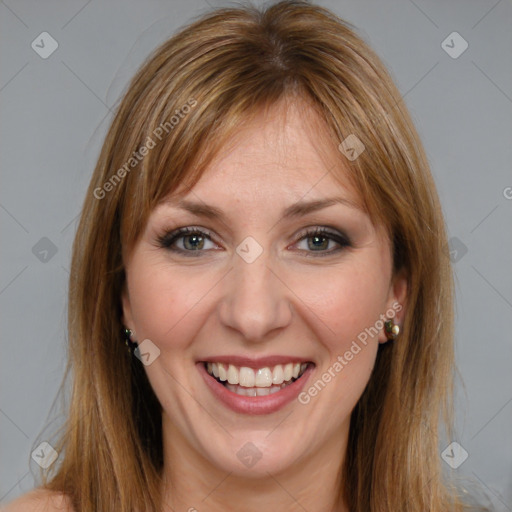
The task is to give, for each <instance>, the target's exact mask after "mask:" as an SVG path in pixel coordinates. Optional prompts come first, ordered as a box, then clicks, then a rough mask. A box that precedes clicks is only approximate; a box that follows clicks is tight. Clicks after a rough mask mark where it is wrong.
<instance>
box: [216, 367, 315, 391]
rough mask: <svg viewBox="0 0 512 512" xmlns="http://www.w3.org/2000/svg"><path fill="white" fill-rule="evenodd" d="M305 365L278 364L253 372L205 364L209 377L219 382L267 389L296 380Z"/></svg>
mask: <svg viewBox="0 0 512 512" xmlns="http://www.w3.org/2000/svg"><path fill="white" fill-rule="evenodd" d="M307 365H308V364H307V363H303V364H301V363H288V364H284V365H282V364H278V365H276V366H274V367H273V368H269V367H265V368H258V369H257V370H253V369H252V368H248V367H247V366H242V367H241V368H239V367H238V366H235V365H232V364H223V363H210V362H208V363H207V364H206V370H207V372H208V373H209V374H210V375H213V376H214V377H217V378H218V379H219V380H222V381H228V382H229V383H230V384H239V385H240V386H243V387H246V388H252V387H260V388H268V387H270V386H272V385H273V384H276V385H279V384H282V383H283V382H286V381H287V380H291V379H292V377H293V378H298V377H299V376H300V375H302V374H303V373H304V371H305V370H306V367H307Z"/></svg>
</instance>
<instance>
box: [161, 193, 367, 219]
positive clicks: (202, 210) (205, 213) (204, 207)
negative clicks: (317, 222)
mask: <svg viewBox="0 0 512 512" xmlns="http://www.w3.org/2000/svg"><path fill="white" fill-rule="evenodd" d="M166 203H167V204H170V205H171V206H174V207H177V208H181V209H183V210H186V211H188V212H190V213H191V214H193V215H195V216H197V217H207V218H212V219H218V220H220V221H222V222H224V221H225V215H224V213H223V212H222V210H220V209H219V208H217V207H215V206H212V205H208V204H206V203H202V202H196V201H190V200H186V199H182V200H180V201H179V202H178V203H173V202H171V201H166ZM335 204H343V205H345V206H348V207H350V208H353V209H355V210H358V211H360V212H363V213H364V210H363V208H362V207H361V206H359V205H358V204H356V203H354V202H352V201H350V200H348V199H345V198H343V197H329V198H326V199H317V200H313V201H299V202H297V203H294V204H292V205H290V206H288V207H287V208H285V209H284V211H283V213H282V218H283V219H289V218H296V217H302V216H304V215H307V214H308V213H312V212H316V211H318V210H322V209H324V208H327V207H329V206H333V205H335Z"/></svg>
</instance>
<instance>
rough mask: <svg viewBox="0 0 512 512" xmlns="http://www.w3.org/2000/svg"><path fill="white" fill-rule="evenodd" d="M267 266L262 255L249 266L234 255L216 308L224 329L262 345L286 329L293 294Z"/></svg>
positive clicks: (265, 258)
mask: <svg viewBox="0 0 512 512" xmlns="http://www.w3.org/2000/svg"><path fill="white" fill-rule="evenodd" d="M269 264H270V262H269V258H267V256H266V253H265V252H264V253H263V254H262V255H261V256H260V257H259V258H258V259H257V260H256V261H253V262H252V263H247V262H246V261H244V260H243V259H242V258H241V257H239V256H238V255H234V268H233V269H232V270H231V272H229V273H228V275H227V276H226V281H225V293H224V295H223V298H222V300H221V303H220V306H219V316H220V319H221V322H222V323H223V325H224V326H227V327H229V328H232V329H235V330H236V331H238V332H239V333H240V334H241V335H242V336H243V337H244V338H245V339H246V340H249V341H252V342H261V341H265V340H266V339H268V337H269V335H272V334H276V333H277V332H278V330H279V329H283V328H284V327H286V326H287V325H289V324H290V322H291V320H292V316H293V313H292V304H291V296H292V293H291V291H290V290H289V289H288V288H287V287H286V285H285V283H284V282H283V280H282V279H281V278H280V276H279V275H278V273H277V272H276V271H274V270H273V269H272V268H271V266H270V265H269ZM273 331H276V332H274V333H273Z"/></svg>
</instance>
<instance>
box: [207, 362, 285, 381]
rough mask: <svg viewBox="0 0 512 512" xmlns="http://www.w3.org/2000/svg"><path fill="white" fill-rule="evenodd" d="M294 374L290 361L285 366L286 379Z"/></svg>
mask: <svg viewBox="0 0 512 512" xmlns="http://www.w3.org/2000/svg"><path fill="white" fill-rule="evenodd" d="M214 375H215V374H214ZM292 376H293V364H292V363H288V364H287V365H285V367H284V380H290V379H291V378H292Z"/></svg>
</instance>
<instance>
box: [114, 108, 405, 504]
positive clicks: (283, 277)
mask: <svg viewBox="0 0 512 512" xmlns="http://www.w3.org/2000/svg"><path fill="white" fill-rule="evenodd" d="M304 108H305V110H303V111H299V110H298V109H297V108H291V109H289V110H288V111H287V112H286V115H285V109H284V108H283V105H281V106H275V107H273V108H272V109H271V110H270V111H269V113H268V114H267V115H263V114H261V115H260V116H258V117H256V118H255V119H254V120H253V121H252V122H250V123H248V124H247V125H246V127H245V128H244V129H243V130H240V131H239V133H238V135H237V138H236V139H235V140H234V142H233V144H231V145H230V147H229V148H227V149H226V150H225V151H224V152H222V153H221V154H220V155H218V157H217V158H216V159H215V160H214V161H212V162H211V164H210V166H209V168H208V169H207V172H206V173H205V174H204V175H203V176H202V178H201V180H200V181H199V182H198V183H197V185H196V186H195V187H194V188H193V189H192V191H191V192H190V193H188V194H187V195H186V196H185V198H186V199H189V200H193V201H198V202H202V203H207V204H209V205H213V206H215V207H217V208H219V209H221V210H222V211H223V212H224V215H225V217H226V218H225V221H224V222H220V221H218V220H212V219H209V218H202V217H197V216H195V215H193V214H191V213H189V212H186V211H185V210H183V209H180V208H178V207H177V205H176V199H174V198H172V197H171V198H170V202H169V203H162V204H161V205H159V206H158V207H157V208H156V209H155V210H154V211H153V212H152V214H151V216H150V218H149V221H148V224H147V227H146V230H145V232H144V233H143V235H142V237H141V238H140V239H139V241H138V242H137V244H136V245H135V247H134V249H133V251H132V252H131V253H130V254H127V255H125V264H126V275H127V283H126V284H127V286H126V289H125V293H124V294H123V297H122V301H123V315H124V318H123V320H124V323H125V325H126V326H128V327H130V328H131V329H132V330H134V331H135V333H136V335H135V336H134V339H136V340H138V341H141V340H145V339H149V340H151V342H152V343H154V344H155V345H156V346H157V347H158V348H159V350H160V354H159V356H158V357H157V358H156V359H155V360H154V361H153V362H152V363H151V364H150V365H148V366H145V371H146V372H147V375H148V378H149V380H150V382H151V385H152V387H153V389H154V391H155V393H156V395H157V397H158V399H159V400H160V402H161V404H162V406H163V410H164V412H163V435H164V452H165V453H164V460H165V463H164V477H165V478H164V482H163V492H164V496H165V501H166V503H167V504H168V505H169V506H172V507H173V510H176V511H177V510H180V511H181V510H184V511H186V510H191V509H192V510H193V509H194V508H195V509H197V510H198V511H203V510H208V511H220V510H226V507H228V508H229V509H230V510H245V511H257V512H260V511H261V510H289V511H295V510H297V511H298V510H300V511H303V510H304V509H306V510H316V511H325V512H328V511H332V510H338V511H343V510H347V509H346V508H344V507H343V506H340V505H336V506H335V505H334V500H335V496H336V491H337V488H338V485H339V478H342V475H340V474H339V472H340V468H341V465H342V462H343V458H344V454H345V451H346V444H347V438H348V430H349V421H350V413H351V411H352V410H353V408H354V406H355V405H356V403H357V401H358V399H359V397H360V396H361V394H362V392H363V391H364V388H365V386H366V384H367V382H368V380H369V377H370V374H371V372H372V369H373V366H374V362H375V357H376V354H377V349H378V345H379V343H385V342H386V336H385V334H384V332H383V331H382V330H381V331H380V333H379V334H378V335H377V336H375V337H373V338H369V340H368V342H367V344H366V346H363V345H361V344H360V345H361V350H360V352H359V353H357V355H355V356H354V357H353V359H352V360H351V361H349V362H348V364H347V365H346V366H344V367H343V370H342V371H340V372H338V373H336V376H335V377H334V378H332V379H331V381H330V382H329V383H328V384H327V385H326V386H325V387H324V389H322V391H321V392H319V393H318V394H317V395H316V396H315V397H312V398H311V400H310V401H309V403H307V404H301V403H299V402H298V401H297V400H294V401H293V402H291V403H289V404H288V405H286V406H285V407H284V408H283V409H281V410H279V411H277V412H275V413H272V414H264V415H260V416H250V415H244V414H238V413H235V412H233V411H231V410H230V409H228V408H227V407H225V406H224V405H223V404H222V403H220V402H219V401H218V400H217V399H216V398H215V397H214V396H213V395H212V393H211V391H210V390H209V388H208V387H207V386H206V385H205V383H204V381H203V378H202V376H201V375H200V374H199V372H198V370H197V368H196V366H195V363H196V361H198V360H201V359H203V360H204V359H205V358H207V357H211V356H214V355H227V354H237V355H242V356H250V357H260V356H267V355H281V354H283V355H294V356H297V357H298V358H299V359H303V360H309V361H313V362H314V363H315V365H316V366H315V369H314V373H313V374H312V375H311V377H310V379H309V381H308V384H307V387H306V389H307V388H308V387H309V386H310V385H311V384H313V383H314V382H315V381H316V380H317V379H319V378H321V376H322V374H323V373H325V372H326V371H328V368H329V367H332V365H333V363H334V362H335V361H336V360H337V358H338V356H340V355H341V356H343V354H344V353H345V352H346V351H347V350H349V349H350V347H351V345H352V342H353V341H354V340H356V339H357V336H358V334H360V333H361V332H362V331H364V329H365V328H369V327H371V326H374V325H375V324H376V321H377V320H378V319H379V318H382V317H381V315H383V314H385V313H386V311H387V310H389V309H390V308H392V306H393V304H395V305H396V303H397V302H398V303H400V304H401V305H402V306H403V307H402V310H401V311H400V312H399V313H397V315H396V316H395V319H394V321H395V322H396V323H399V324H400V323H401V321H402V318H403V315H404V314H405V309H406V308H405V304H404V300H405V294H406V280H405V278H404V277H403V276H400V275H397V276H393V275H392V253H391V246H390V243H389V240H388V237H387V234H386V233H385V232H384V231H383V229H382V228H381V227H379V226H375V225H373V224H372V222H371V219H370V218H369V216H368V215H367V214H366V213H365V212H364V210H363V209H362V207H361V198H360V197H359V195H358V194H357V192H356V191H355V190H354V189H353V188H352V187H351V186H350V184H349V180H348V179H347V169H346V168H343V167H342V165H343V164H342V163H340V154H339V153H338V150H337V148H336V147H335V146H334V145H332V146H330V145H329V143H328V142H326V141H329V138H328V137H327V136H326V133H325V132H323V131H322V130H323V128H322V126H321V125H320V124H319V123H316V124H315V114H314V113H313V112H312V111H309V110H308V109H307V107H304ZM305 114H307V116H306V115H305ZM305 119H309V121H308V123H305ZM311 123H312V124H311ZM347 165H348V164H347ZM334 172H336V173H337V175H338V176H341V178H342V179H341V182H340V180H339V179H338V180H336V179H335V178H334V177H333V173H334ZM334 196H337V197H343V198H344V199H345V200H347V201H349V202H350V203H351V204H348V203H347V204H341V203H337V204H335V205H332V206H329V207H326V208H323V209H321V210H318V211H315V212H312V213H308V214H307V215H305V216H302V217H297V218H290V219H284V218H283V216H282V211H283V209H284V208H286V207H288V206H290V205H292V204H294V203H296V202H298V201H299V200H300V201H312V200H316V199H325V198H328V197H334ZM353 205H356V206H357V205H359V208H356V207H354V206H353ZM184 226H190V227H194V228H198V227H200V228H202V229H203V230H204V229H206V230H207V231H208V232H210V233H212V235H213V236H214V237H215V238H214V240H213V241H211V242H210V241H209V240H207V239H206V240H205V241H204V245H202V246H201V247H202V249H200V251H199V256H198V257H193V256H188V257H187V255H182V254H180V253H177V252H172V251H171V250H170V249H169V248H165V247H161V245H159V242H158V237H159V236H162V235H165V234H166V233H168V232H170V231H173V230H174V229H176V228H180V227H184ZM317 226H318V227H322V226H329V227H330V228H331V231H334V230H336V231H340V232H341V233H345V234H346V235H347V236H348V237H349V238H350V241H351V246H349V247H340V245H339V244H338V243H336V241H334V240H332V241H329V239H327V240H325V239H322V238H321V239H320V242H321V243H320V245H321V246H322V247H323V248H322V249H321V250H320V251H318V250H316V251H315V247H316V246H315V245H314V244H313V243H312V242H313V238H312V236H310V237H309V238H307V237H306V238H304V233H303V232H304V229H305V228H311V229H314V228H315V227H317ZM247 236H251V237H253V238H254V239H255V240H256V241H257V242H258V244H259V245H260V246H261V247H262V248H263V253H262V254H261V255H260V256H259V257H258V258H257V259H256V260H255V261H254V262H252V263H247V262H246V261H244V259H242V258H241V257H240V256H239V255H238V254H237V253H236V248H237V246H238V245H239V244H240V242H241V241H242V240H244V239H245V238H246V237H247ZM191 241H192V242H193V240H192V239H191V237H190V236H189V237H188V238H183V237H182V238H180V239H178V240H177V241H176V242H175V244H174V247H175V248H181V249H182V250H187V249H186V248H185V247H188V248H189V249H188V250H189V253H190V252H194V254H197V253H198V251H197V250H196V251H193V250H191V249H190V247H191V244H190V242H191ZM185 242H186V243H188V245H187V246H184V245H183V244H184V243H185ZM322 243H325V245H322ZM192 247H194V244H192ZM335 249H339V250H338V251H336V252H332V251H334V250H335ZM201 251H202V252H201ZM322 251H323V252H322ZM322 254H323V256H322ZM247 442H251V443H253V444H254V445H255V446H256V447H257V449H258V450H259V451H260V453H261V455H262V456H261V459H260V460H259V461H258V462H257V463H256V464H255V465H254V466H253V467H251V468H247V467H245V466H244V464H242V463H241V461H240V460H239V459H238V457H237V452H238V451H239V450H240V448H241V447H243V446H244V445H245V444H246V443H247ZM319 482H321V485H319Z"/></svg>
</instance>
